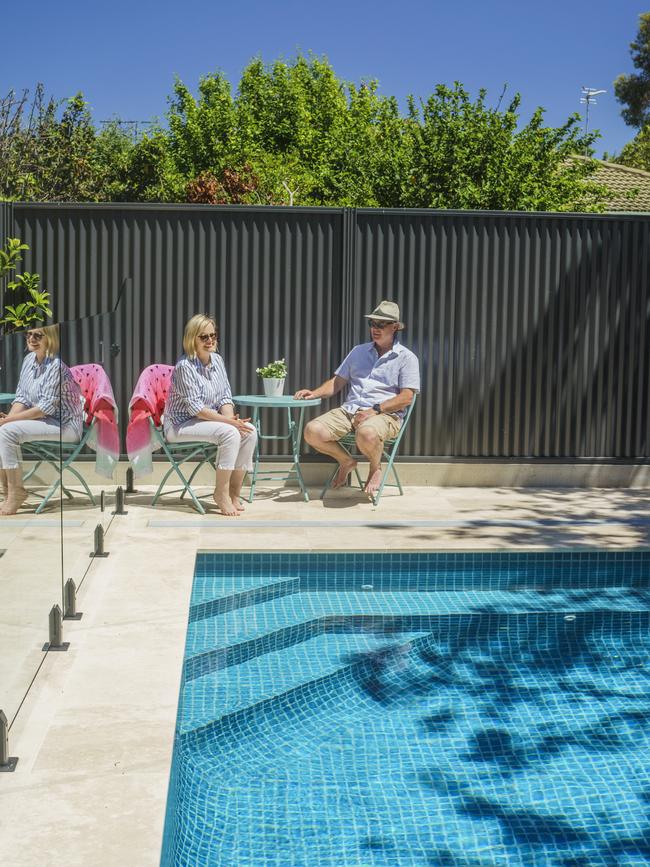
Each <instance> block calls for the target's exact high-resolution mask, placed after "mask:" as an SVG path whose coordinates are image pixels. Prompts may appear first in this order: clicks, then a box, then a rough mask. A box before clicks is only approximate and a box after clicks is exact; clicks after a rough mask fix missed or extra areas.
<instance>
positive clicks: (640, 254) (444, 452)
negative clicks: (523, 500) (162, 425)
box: [0, 204, 650, 458]
mask: <svg viewBox="0 0 650 867" xmlns="http://www.w3.org/2000/svg"><path fill="white" fill-rule="evenodd" d="M13 210H14V214H13V234H14V235H16V236H18V237H20V238H21V239H22V240H24V241H25V242H26V243H28V244H29V245H30V247H31V248H32V250H31V253H30V254H29V255H28V257H26V261H25V267H26V268H27V269H28V270H36V271H39V272H40V273H41V275H42V278H43V285H44V286H45V287H46V288H48V289H50V291H51V292H52V293H53V296H54V298H55V304H56V314H57V318H59V319H67V320H70V319H78V318H80V317H90V316H93V315H94V314H98V313H102V312H105V311H109V310H112V309H113V308H114V307H115V305H116V304H117V301H118V298H119V297H120V293H121V298H122V301H121V303H120V304H119V306H118V309H117V311H116V312H115V313H114V314H112V315H111V318H110V323H111V324H110V329H109V330H110V332H111V333H110V335H108V334H104V339H103V340H102V341H101V342H102V348H101V351H102V352H103V353H104V362H105V364H106V365H107V368H108V369H109V370H110V373H111V376H112V377H113V379H114V383H115V386H116V390H117V391H118V392H119V394H120V401H121V405H122V411H123V412H124V411H125V406H126V402H127V401H128V397H129V395H130V393H131V389H132V386H133V384H134V382H135V379H136V378H137V375H138V373H139V371H140V370H141V369H142V367H144V366H145V365H146V364H149V363H152V362H154V361H162V362H166V363H173V362H174V361H175V359H176V357H177V355H178V354H179V352H180V351H181V336H182V329H183V324H184V322H185V320H186V319H187V318H188V317H189V316H190V315H191V314H192V313H194V312H197V311H203V310H206V311H209V312H212V313H214V314H215V315H216V317H217V320H218V322H219V325H220V330H221V335H222V341H221V348H222V351H223V354H224V357H225V359H226V363H227V365H228V369H229V374H230V378H231V381H232V383H233V387H234V388H235V389H236V390H237V391H241V392H250V391H253V392H258V391H259V390H260V389H259V383H258V381H257V378H256V376H255V372H254V371H255V367H257V366H259V365H261V364H263V363H266V362H268V361H270V360H272V359H274V358H277V357H279V356H282V355H284V356H286V358H287V361H288V363H289V371H290V372H289V379H288V387H289V389H290V390H294V389H295V388H298V387H300V386H302V385H315V384H317V383H318V382H320V381H321V380H322V379H324V378H325V377H327V376H328V375H330V374H331V372H332V370H333V368H334V367H335V366H336V364H337V363H338V362H339V360H340V359H341V358H342V356H343V355H344V354H345V352H346V351H347V349H348V348H349V347H350V346H351V345H352V344H353V343H356V342H359V341H362V340H366V339H367V329H366V324H365V320H364V319H363V314H364V313H366V312H368V311H370V310H371V309H372V308H373V307H374V305H375V304H376V303H377V301H379V300H380V299H381V298H383V297H388V298H395V299H397V300H398V301H399V303H400V305H401V307H402V310H403V318H404V319H405V320H406V323H407V329H406V331H405V332H404V335H403V340H404V343H406V344H407V345H408V346H411V347H412V348H413V349H414V350H415V351H416V352H417V354H418V355H419V357H420V359H421V364H422V372H423V386H422V395H421V397H420V400H419V403H418V407H417V410H416V413H415V414H414V417H413V421H412V423H411V428H410V430H409V432H408V435H407V437H406V438H405V444H404V449H403V453H404V454H405V455H414V456H423V457H428V456H457V457H461V456H469V457H476V458H480V457H528V456H531V457H557V458H571V457H608V458H630V457H642V458H645V457H648V438H647V434H646V431H647V429H648V424H649V423H650V401H649V394H648V392H649V386H650V339H649V332H648V327H649V323H650V298H649V286H648V283H649V280H648V277H649V268H650V262H649V255H650V254H649V250H650V215H648V216H646V215H631V216H625V215H621V216H619V215H605V216H599V215H562V214H507V213H485V212H445V211H403V210H395V211H379V210H354V209H324V208H323V209H303V208H241V207H207V206H159V205H156V206H142V205H128V206H124V205H90V206H89V205H40V204H38V205H31V204H30V205H25V204H15V205H14V208H13ZM2 214H3V211H2V209H0V221H1V220H2V219H3V216H2ZM98 322H104V324H106V323H107V322H108V320H101V319H100V320H97V321H96V322H95V324H94V325H93V326H92V327H91V326H88V327H85V326H84V328H85V330H84V334H85V333H86V332H87V334H88V335H90V336H89V337H86V338H84V339H83V341H81V343H83V346H84V348H83V353H84V354H85V355H86V356H88V355H92V354H93V346H92V340H97V341H99V336H98V335H99V333H100V331H101V328H100V329H99V331H98V325H97V323H98ZM80 327H81V326H80ZM103 327H104V326H102V328H103ZM67 331H68V332H69V333H70V334H71V332H70V329H69V328H68V329H67ZM102 333H104V332H102ZM92 335H95V337H92ZM89 340H90V341H91V343H89V342H88V341H89ZM67 342H68V344H69V346H70V350H71V354H72V355H71V357H70V358H69V361H70V362H71V363H75V362H77V361H87V360H90V358H89V357H84V358H79V357H76V356H77V354H78V352H79V351H81V350H80V349H79V348H78V347H77V348H73V347H75V346H76V344H77V343H79V341H75V340H74V339H73V338H72V337H70V338H69V339H68V341H67ZM81 343H79V346H81ZM111 345H112V346H113V347H114V348H115V347H119V354H118V355H114V354H113V353H110V352H108V350H107V347H109V346H111ZM99 352H100V347H95V353H96V355H97V356H98V355H99ZM72 356H75V357H72ZM242 409H244V408H242ZM276 422H277V420H276V419H274V420H272V419H269V420H268V423H269V427H268V430H275V431H277V430H278V428H277V424H276Z"/></svg>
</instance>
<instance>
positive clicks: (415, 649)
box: [162, 551, 650, 867]
mask: <svg viewBox="0 0 650 867" xmlns="http://www.w3.org/2000/svg"><path fill="white" fill-rule="evenodd" d="M162 864H163V865H164V867H172V865H174V867H203V865H215V867H216V865H224V867H266V865H274V867H285V865H286V867H375V865H376V867H380V865H381V867H411V865H423V867H433V865H440V867H451V865H453V867H493V865H505V867H516V865H526V867H528V865H558V867H560V865H561V867H610V865H612V867H613V865H630V867H631V865H635V867H637V865H643V864H650V552H646V551H638V552H616V553H614V552H595V553H584V552H581V553H568V552H556V553H528V554H526V553H508V554H506V553H495V554H487V553H471V554H470V553H458V554H433V553H420V554H390V555H388V554H368V553H350V554H311V555H310V554H304V553H282V552H276V553H267V554H246V553H226V554H224V553H202V554H199V555H198V557H197V563H196V575H195V580H194V587H193V592H192V600H191V607H190V618H189V625H188V634H187V643H186V653H185V665H184V676H183V683H182V689H181V696H180V702H179V713H178V724H177V735H176V745H175V751H174V759H173V766H172V774H171V780H170V789H169V798H168V808H167V820H166V825H165V835H164V843H163V854H162Z"/></svg>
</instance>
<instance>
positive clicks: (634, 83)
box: [614, 12, 650, 128]
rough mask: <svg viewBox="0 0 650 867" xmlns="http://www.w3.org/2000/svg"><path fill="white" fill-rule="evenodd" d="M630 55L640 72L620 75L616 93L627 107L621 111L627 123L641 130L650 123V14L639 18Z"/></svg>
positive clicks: (616, 84)
mask: <svg viewBox="0 0 650 867" xmlns="http://www.w3.org/2000/svg"><path fill="white" fill-rule="evenodd" d="M630 53H631V55H632V62H633V63H634V66H635V67H636V68H637V69H638V70H639V72H638V73H633V74H631V75H619V77H618V78H617V79H616V81H615V82H614V93H615V94H616V99H617V100H618V101H619V102H620V103H622V104H623V105H624V106H625V108H623V110H622V111H621V114H622V116H623V120H624V121H625V123H626V124H628V125H629V126H635V127H637V128H640V127H642V126H644V125H645V124H647V123H650V12H645V13H643V14H642V15H640V16H639V31H638V33H637V36H636V40H635V41H634V42H631V43H630Z"/></svg>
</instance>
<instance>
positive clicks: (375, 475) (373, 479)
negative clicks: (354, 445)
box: [363, 467, 381, 497]
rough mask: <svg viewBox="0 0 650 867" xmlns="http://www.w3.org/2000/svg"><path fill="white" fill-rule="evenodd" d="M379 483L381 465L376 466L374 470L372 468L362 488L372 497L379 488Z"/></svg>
mask: <svg viewBox="0 0 650 867" xmlns="http://www.w3.org/2000/svg"><path fill="white" fill-rule="evenodd" d="M380 484H381V467H377V469H376V470H373V471H372V472H371V473H369V475H368V480H367V481H366V484H365V485H364V486H363V490H364V491H365V493H366V494H368V496H369V497H374V496H375V494H376V493H377V491H378V490H379V485H380Z"/></svg>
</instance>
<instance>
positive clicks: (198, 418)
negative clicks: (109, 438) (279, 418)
mask: <svg viewBox="0 0 650 867" xmlns="http://www.w3.org/2000/svg"><path fill="white" fill-rule="evenodd" d="M183 349H184V351H185V354H184V355H183V356H181V358H180V359H179V361H178V362H177V364H176V367H175V368H174V373H173V374H172V382H171V386H170V389H169V394H168V395H167V401H166V403H165V421H164V430H165V436H166V438H167V439H168V440H169V442H182V440H183V439H188V440H196V441H199V442H209V443H214V444H215V445H218V446H219V459H218V463H217V474H216V479H215V489H214V501H215V503H216V504H217V506H218V508H219V510H220V512H221V513H222V514H223V515H228V516H230V517H235V516H237V515H238V514H239V513H240V512H241V511H242V510H243V508H244V507H243V504H242V501H241V496H240V493H241V486H242V483H243V481H244V476H245V475H246V472H247V471H249V472H250V471H252V469H253V452H254V451H255V444H256V442H257V432H256V430H255V427H254V426H253V425H252V424H250V423H249V420H248V419H240V418H237V417H236V416H235V407H234V405H233V402H232V392H231V390H230V383H229V382H228V375H227V374H226V368H225V365H224V363H223V359H222V357H221V356H220V355H219V353H218V352H217V326H216V323H215V321H214V319H212V318H211V317H209V316H206V315H205V314H202V313H199V314H197V315H196V316H192V318H191V319H190V320H189V322H188V323H187V325H186V326H185V332H184V334H183Z"/></svg>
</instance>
